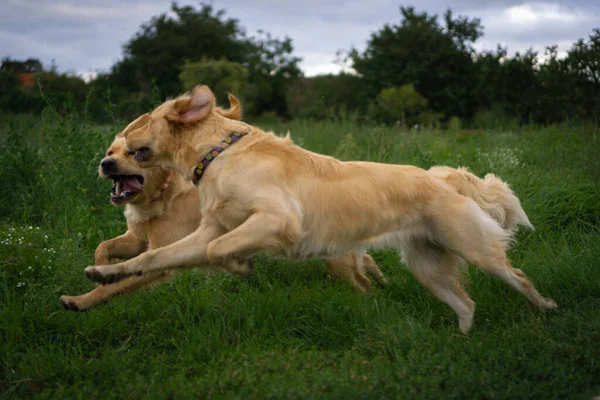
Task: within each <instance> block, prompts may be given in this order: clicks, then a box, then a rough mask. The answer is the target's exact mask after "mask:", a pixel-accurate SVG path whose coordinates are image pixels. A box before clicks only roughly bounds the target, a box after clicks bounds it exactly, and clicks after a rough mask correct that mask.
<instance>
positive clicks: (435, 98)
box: [349, 7, 483, 117]
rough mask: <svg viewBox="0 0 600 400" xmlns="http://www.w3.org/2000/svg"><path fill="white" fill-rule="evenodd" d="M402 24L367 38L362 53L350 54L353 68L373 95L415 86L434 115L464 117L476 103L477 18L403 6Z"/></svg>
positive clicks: (390, 26) (356, 51)
mask: <svg viewBox="0 0 600 400" xmlns="http://www.w3.org/2000/svg"><path fill="white" fill-rule="evenodd" d="M400 12H401V14H402V21H401V23H400V25H386V26H384V27H383V29H381V30H380V31H378V32H375V33H373V34H372V35H371V38H370V39H369V41H368V42H367V48H366V49H365V51H364V52H362V53H361V52H359V51H358V50H356V49H352V50H351V51H350V55H349V58H350V60H351V61H352V63H353V67H354V69H355V70H356V71H357V72H358V73H359V74H360V75H361V76H362V77H363V78H364V80H365V83H366V84H367V85H369V86H370V87H371V88H372V90H373V92H374V93H379V92H380V91H381V90H382V89H385V88H390V87H400V86H402V85H405V84H413V85H414V87H415V89H416V90H417V91H418V92H419V93H421V94H422V95H423V96H425V98H427V99H428V100H429V102H430V104H431V108H432V109H433V110H434V111H437V112H441V113H443V114H444V115H447V116H449V115H457V116H461V117H468V116H470V115H471V114H472V111H473V109H474V104H475V96H474V80H473V77H474V75H475V72H476V69H475V66H474V63H473V62H472V54H473V52H474V50H473V49H472V47H471V44H472V43H473V42H475V41H476V40H477V38H479V37H480V36H481V35H482V29H483V28H482V26H481V23H480V21H479V19H471V20H470V19H468V18H466V17H458V18H454V17H453V15H452V13H451V11H450V10H448V11H447V12H446V14H445V15H444V25H441V24H440V22H439V21H438V18H437V16H428V15H427V13H416V12H415V10H414V8H413V7H401V8H400Z"/></svg>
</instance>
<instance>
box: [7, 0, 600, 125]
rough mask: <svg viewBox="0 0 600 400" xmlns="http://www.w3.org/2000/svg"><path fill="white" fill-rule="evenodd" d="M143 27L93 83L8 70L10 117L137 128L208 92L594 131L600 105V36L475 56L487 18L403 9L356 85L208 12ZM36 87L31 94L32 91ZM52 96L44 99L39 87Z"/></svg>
mask: <svg viewBox="0 0 600 400" xmlns="http://www.w3.org/2000/svg"><path fill="white" fill-rule="evenodd" d="M171 11H172V13H171V14H161V15H159V16H156V17H154V18H152V19H151V20H150V21H149V22H148V23H146V24H144V25H142V26H141V28H140V30H139V31H138V32H137V34H136V35H135V36H134V37H133V38H131V39H130V40H129V41H128V42H127V43H126V44H125V45H124V47H123V57H122V59H121V60H120V61H118V62H117V63H116V64H115V65H114V66H113V67H112V68H111V70H110V71H109V72H107V73H103V74H100V75H99V76H98V77H97V78H96V79H94V80H93V81H91V82H90V83H87V84H86V83H85V82H83V81H82V80H81V79H80V78H78V77H76V76H72V75H67V74H59V73H57V72H56V69H55V68H54V69H53V68H51V69H50V70H49V71H45V70H44V69H43V68H42V66H41V64H40V63H39V61H37V60H35V59H30V60H26V61H17V60H10V59H4V60H3V62H2V67H1V68H0V107H1V108H2V109H3V110H5V111H10V112H23V111H29V112H38V111H41V109H42V108H43V107H44V106H45V104H46V102H51V103H52V104H53V105H55V106H56V107H57V108H58V109H59V110H60V108H61V107H64V106H65V104H70V105H73V106H75V107H85V108H86V109H87V110H88V113H89V115H90V116H91V117H92V118H93V119H95V120H98V121H103V120H107V119H109V118H117V119H131V118H133V117H135V116H136V115H139V114H140V113H143V112H146V111H148V110H149V109H151V108H152V107H153V106H154V105H156V104H157V103H159V102H161V101H163V100H164V99H165V98H167V97H170V96H174V95H176V94H178V93H181V92H183V91H185V90H188V89H190V88H192V87H193V86H195V85H196V84H197V83H205V84H208V85H209V86H211V87H212V88H213V90H214V91H215V93H216V94H217V98H218V99H219V100H220V101H221V102H225V92H231V93H234V94H236V95H237V96H239V97H241V98H242V100H243V104H244V106H245V114H246V115H248V116H257V115H261V114H264V113H274V114H276V115H278V116H280V117H283V118H290V117H292V118H296V117H300V118H314V119H323V118H329V117H332V116H339V115H347V114H349V113H352V114H354V115H356V116H358V117H360V118H365V119H369V120H373V121H378V122H385V123H402V124H405V125H409V126H412V125H415V124H425V125H439V124H441V123H446V122H450V123H451V124H461V123H462V122H463V121H464V122H467V123H475V124H477V125H485V124H496V123H497V120H502V121H512V122H513V123H515V124H521V123H527V122H536V123H544V124H546V123H556V122H564V121H568V120H592V121H594V122H595V121H596V120H597V118H598V116H597V110H598V109H599V106H600V29H595V30H594V31H593V32H592V33H591V35H590V36H589V38H588V39H585V40H584V39H580V40H579V41H577V42H576V43H574V44H573V46H572V48H571V49H570V50H569V51H568V52H567V55H566V57H563V58H559V57H558V54H557V48H556V47H555V46H550V47H548V48H547V49H546V51H545V53H544V54H537V53H536V52H534V51H532V50H530V51H527V52H525V53H517V54H516V55H514V56H509V54H508V49H506V48H502V47H500V46H498V48H497V49H496V50H494V51H486V52H477V51H475V49H474V44H475V43H476V41H477V40H478V39H479V38H481V36H482V35H483V26H482V25H481V21H480V20H479V19H477V18H468V17H463V16H458V17H456V16H454V15H453V14H452V12H451V11H447V12H446V13H445V14H444V15H443V17H442V18H439V17H438V16H435V15H434V16H431V15H428V14H427V13H417V12H415V10H414V8H412V7H401V8H400V11H401V17H402V18H401V21H400V23H399V24H398V25H386V26H384V27H383V28H382V29H380V30H379V31H377V32H375V33H373V34H372V35H371V37H370V38H369V40H368V42H367V46H366V49H365V50H364V51H362V52H361V51H358V50H356V49H351V50H350V51H348V52H347V53H346V57H347V59H346V61H347V62H349V64H350V65H351V66H352V67H353V69H354V70H355V71H356V73H355V74H347V73H346V74H340V75H324V76H318V77H314V78H305V77H303V76H302V74H301V71H300V69H299V67H298V63H299V61H300V59H299V58H297V57H295V56H294V54H293V47H292V42H291V39H289V38H285V39H283V40H280V39H276V38H273V37H271V36H270V35H269V34H268V33H264V32H260V33H259V35H258V36H255V37H248V36H247V35H246V33H245V30H244V29H243V27H242V26H241V25H240V23H239V21H237V20H235V19H231V18H226V17H225V13H224V11H223V10H215V9H214V8H213V7H212V6H210V5H201V6H200V7H199V8H198V9H196V8H194V7H191V6H184V7H179V6H178V5H177V4H176V3H174V4H172V6H171ZM32 80H34V81H35V84H34V85H32V84H31V83H32V82H31V81H32ZM38 85H39V86H41V87H42V90H41V91H40V88H39V86H38Z"/></svg>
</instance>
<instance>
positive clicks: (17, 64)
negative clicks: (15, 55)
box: [0, 57, 44, 74]
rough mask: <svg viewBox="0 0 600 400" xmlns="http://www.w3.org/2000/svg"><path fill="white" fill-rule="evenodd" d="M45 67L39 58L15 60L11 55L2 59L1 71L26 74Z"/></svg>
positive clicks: (37, 71) (36, 71) (40, 70)
mask: <svg viewBox="0 0 600 400" xmlns="http://www.w3.org/2000/svg"><path fill="white" fill-rule="evenodd" d="M43 70H44V68H43V67H42V63H41V62H40V60H38V59H37V58H28V59H27V60H25V61H19V60H13V59H11V58H10V57H4V58H3V59H2V66H0V71H5V72H12V73H16V74H25V73H32V74H35V73H39V72H42V71H43Z"/></svg>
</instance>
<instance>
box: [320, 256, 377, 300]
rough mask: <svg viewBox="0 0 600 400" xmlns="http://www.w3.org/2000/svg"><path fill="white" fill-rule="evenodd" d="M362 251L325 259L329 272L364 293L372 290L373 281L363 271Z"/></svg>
mask: <svg viewBox="0 0 600 400" xmlns="http://www.w3.org/2000/svg"><path fill="white" fill-rule="evenodd" d="M363 259H364V258H363V254H362V252H357V251H350V252H348V253H346V254H344V255H343V256H342V257H338V258H329V259H325V260H323V262H324V263H325V266H326V267H327V271H329V274H330V275H331V276H333V277H334V278H336V279H340V280H344V281H346V282H348V283H349V284H350V285H352V286H353V287H354V288H355V289H358V290H359V291H360V292H362V293H367V292H368V291H369V290H371V281H370V280H369V278H367V277H366V275H365V274H364V273H363Z"/></svg>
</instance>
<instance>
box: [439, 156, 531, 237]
mask: <svg viewBox="0 0 600 400" xmlns="http://www.w3.org/2000/svg"><path fill="white" fill-rule="evenodd" d="M429 171H430V172H431V173H432V174H434V175H435V176H437V177H438V178H440V179H442V180H444V181H445V182H446V183H447V184H448V185H450V186H451V187H453V188H454V189H456V191H457V192H458V193H460V194H461V195H463V196H466V197H469V198H471V199H473V200H474V201H475V202H476V203H477V204H478V205H479V207H481V209H482V210H483V211H485V212H486V214H488V215H489V216H490V217H492V218H493V219H494V220H495V221H496V222H498V223H499V224H500V226H501V227H502V228H504V229H505V230H507V231H509V232H514V231H516V230H517V228H518V226H519V225H523V226H526V227H527V228H530V229H532V230H533V229H535V228H534V227H533V225H532V224H531V222H529V218H528V217H527V214H525V211H524V210H523V207H521V202H520V201H519V198H518V197H517V196H516V195H515V194H514V192H513V191H512V190H511V188H510V186H509V185H508V184H507V183H506V182H504V181H502V180H501V179H500V178H498V177H497V176H495V175H494V174H487V175H486V176H485V178H484V179H480V178H479V177H477V176H476V175H474V174H472V173H471V172H469V171H468V170H467V169H466V168H458V169H455V168H450V167H432V168H431V169H430V170H429Z"/></svg>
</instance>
